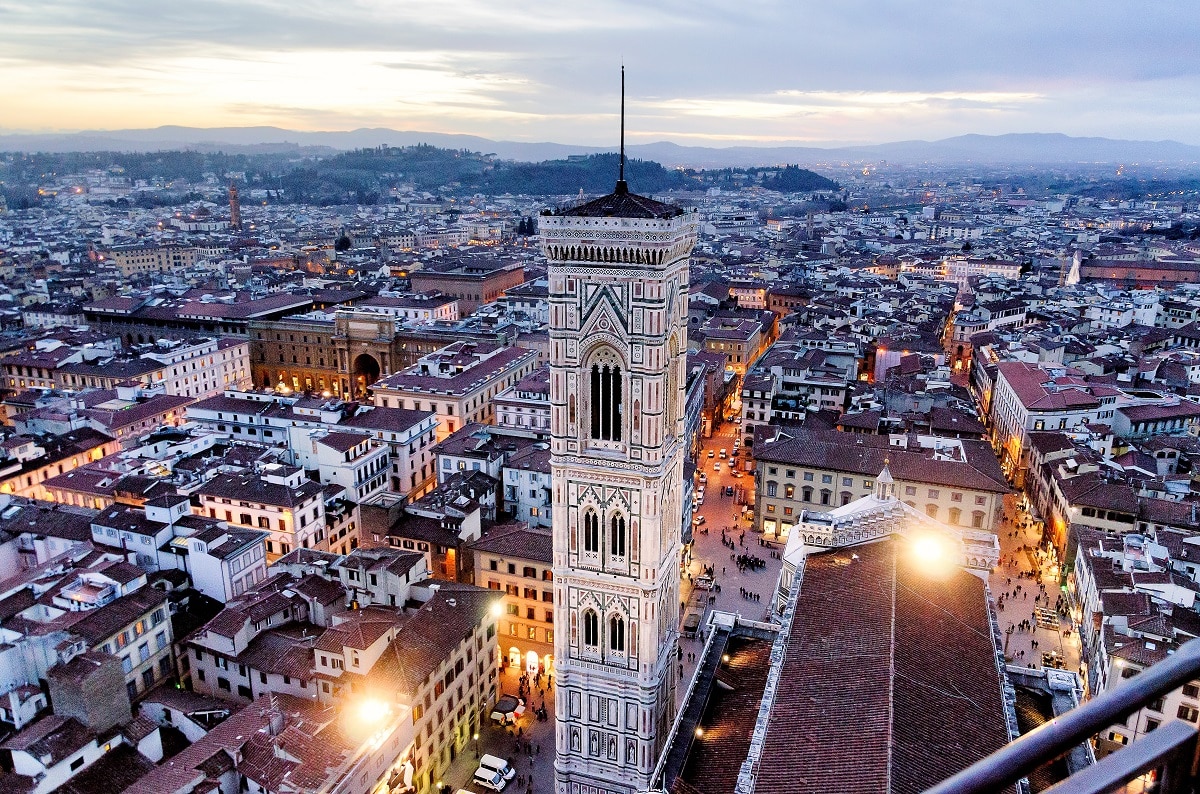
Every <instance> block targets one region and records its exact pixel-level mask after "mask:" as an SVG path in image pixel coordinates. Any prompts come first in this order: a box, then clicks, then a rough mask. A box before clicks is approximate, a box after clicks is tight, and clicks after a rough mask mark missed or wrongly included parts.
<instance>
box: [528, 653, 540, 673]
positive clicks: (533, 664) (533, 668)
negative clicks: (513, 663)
mask: <svg viewBox="0 0 1200 794" xmlns="http://www.w3.org/2000/svg"><path fill="white" fill-rule="evenodd" d="M537 671H538V655H537V651H526V652H525V672H527V673H529V674H530V675H536V674H537Z"/></svg>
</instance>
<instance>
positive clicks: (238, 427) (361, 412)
mask: <svg viewBox="0 0 1200 794" xmlns="http://www.w3.org/2000/svg"><path fill="white" fill-rule="evenodd" d="M187 418H188V420H189V421H192V422H197V423H199V424H200V425H202V426H203V427H205V428H207V429H210V430H213V431H215V432H218V433H228V434H229V435H230V437H231V438H233V439H235V440H248V441H256V442H261V443H266V444H283V443H287V440H288V438H289V433H293V432H299V430H293V429H292V428H307V429H310V430H327V431H329V432H348V433H359V434H367V435H370V436H372V437H373V438H374V439H375V441H376V442H377V443H378V444H380V445H382V446H384V447H385V448H386V449H387V451H388V477H387V483H388V488H389V489H390V490H391V491H393V492H395V493H398V494H403V495H409V494H412V495H420V494H422V493H424V492H425V491H427V490H428V489H429V488H430V487H432V485H433V479H434V456H433V445H434V443H435V439H436V430H437V416H436V414H434V413H433V412H432V411H414V410H408V409H404V408H384V407H375V406H369V405H368V406H363V405H359V404H357V403H347V402H343V401H341V400H338V399H334V398H313V397H303V396H300V395H296V394H286V395H285V394H275V393H271V392H248V391H236V390H232V389H231V390H229V391H227V392H226V393H225V394H224V395H222V396H220V397H211V398H209V399H207V400H201V401H200V402H197V403H193V404H192V405H190V406H188V408H187Z"/></svg>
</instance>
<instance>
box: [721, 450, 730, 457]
mask: <svg viewBox="0 0 1200 794" xmlns="http://www.w3.org/2000/svg"><path fill="white" fill-rule="evenodd" d="M727 457H729V455H728V454H727V453H726V451H725V450H724V449H722V450H721V459H722V460H724V459H725V458H727Z"/></svg>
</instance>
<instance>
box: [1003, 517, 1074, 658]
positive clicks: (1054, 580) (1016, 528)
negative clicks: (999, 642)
mask: <svg viewBox="0 0 1200 794" xmlns="http://www.w3.org/2000/svg"><path fill="white" fill-rule="evenodd" d="M1020 502H1021V496H1020V494H1009V495H1007V496H1006V497H1005V498H1004V517H1003V519H1002V520H1001V522H1000V525H999V526H997V527H996V533H997V535H998V536H999V538H1000V565H998V566H997V567H996V568H995V570H993V571H992V575H991V578H990V582H989V583H990V585H991V590H992V597H993V598H994V599H995V600H996V616H997V619H998V621H999V624H1000V631H1001V632H1003V633H1004V656H1005V658H1006V659H1007V660H1008V661H1009V663H1010V664H1015V665H1018V666H1021V667H1031V668H1035V669H1041V668H1043V667H1046V666H1047V665H1046V663H1045V661H1044V660H1043V654H1053V653H1057V654H1058V659H1059V660H1061V665H1062V667H1063V668H1065V669H1067V670H1071V671H1073V672H1078V671H1079V669H1080V645H1079V633H1078V632H1077V631H1076V630H1075V628H1074V626H1072V624H1071V617H1070V610H1069V609H1068V608H1067V594H1066V592H1065V591H1064V590H1063V589H1061V588H1060V586H1059V582H1060V577H1059V575H1058V570H1057V566H1055V565H1053V564H1052V562H1051V561H1050V560H1048V559H1047V557H1046V555H1045V553H1044V552H1040V551H1037V547H1038V542H1039V540H1040V537H1039V535H1038V533H1037V531H1036V530H1035V529H1034V528H1033V527H1032V526H1031V522H1030V521H1029V514H1028V513H1027V512H1026V511H1025V510H1024V509H1022V508H1021V506H1020ZM1060 599H1061V600H1060Z"/></svg>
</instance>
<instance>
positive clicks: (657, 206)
mask: <svg viewBox="0 0 1200 794" xmlns="http://www.w3.org/2000/svg"><path fill="white" fill-rule="evenodd" d="M554 214H555V215H560V216H565V217H568V218H675V217H678V216H680V215H682V214H683V210H682V209H681V208H680V207H676V206H675V205H674V204H664V203H663V202H661V201H655V200H654V199H652V198H646V197H645V196H639V195H637V194H636V193H630V192H629V188H628V187H627V186H626V184H625V182H624V181H620V182H617V187H616V189H615V190H614V191H613V192H612V193H609V194H608V195H607V196H601V197H600V198H598V199H592V200H591V201H589V202H587V203H586V204H580V205H579V206H578V207H572V208H571V209H568V210H561V211H559V212H556V213H554Z"/></svg>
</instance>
